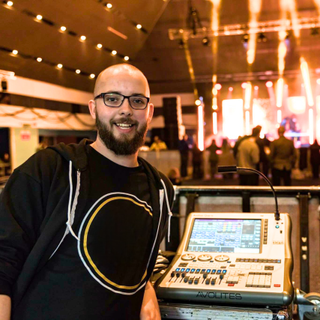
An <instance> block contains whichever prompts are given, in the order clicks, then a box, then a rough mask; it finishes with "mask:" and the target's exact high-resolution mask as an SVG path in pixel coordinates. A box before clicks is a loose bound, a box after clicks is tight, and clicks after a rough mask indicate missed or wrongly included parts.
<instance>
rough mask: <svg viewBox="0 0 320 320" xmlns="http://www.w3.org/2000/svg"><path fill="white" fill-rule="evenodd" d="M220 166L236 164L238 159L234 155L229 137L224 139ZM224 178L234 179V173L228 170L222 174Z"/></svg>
mask: <svg viewBox="0 0 320 320" xmlns="http://www.w3.org/2000/svg"><path fill="white" fill-rule="evenodd" d="M218 165H219V166H235V165H236V161H235V159H234V157H233V153H232V148H231V146H230V143H229V141H228V139H227V138H225V139H223V140H222V146H221V154H219V162H218ZM222 178H223V179H233V173H232V172H228V173H224V174H223V175H222Z"/></svg>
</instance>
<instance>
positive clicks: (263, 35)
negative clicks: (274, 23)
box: [257, 32, 268, 42]
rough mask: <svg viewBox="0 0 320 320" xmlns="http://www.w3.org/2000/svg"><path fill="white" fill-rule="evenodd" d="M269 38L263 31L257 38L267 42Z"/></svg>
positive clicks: (259, 40)
mask: <svg viewBox="0 0 320 320" xmlns="http://www.w3.org/2000/svg"><path fill="white" fill-rule="evenodd" d="M267 40H268V39H267V37H266V36H265V34H264V33H263V32H260V33H259V34H258V39H257V41H258V42H266V41H267Z"/></svg>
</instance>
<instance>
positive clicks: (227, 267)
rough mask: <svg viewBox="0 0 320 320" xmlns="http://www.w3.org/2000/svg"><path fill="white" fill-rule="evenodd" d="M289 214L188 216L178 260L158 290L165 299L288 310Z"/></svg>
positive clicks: (289, 276)
mask: <svg viewBox="0 0 320 320" xmlns="http://www.w3.org/2000/svg"><path fill="white" fill-rule="evenodd" d="M290 236H291V220H290V218H289V215H288V214H285V213H282V214H280V220H275V217H274V214H273V213H208V212H206V213H203V212H201V213H198V212H193V213H191V214H190V215H189V217H188V220H187V223H186V228H185V232H184V235H183V238H182V241H181V244H180V246H179V248H178V250H177V254H176V256H175V258H174V259H173V261H172V263H171V265H170V266H169V268H168V269H167V272H166V273H165V274H164V276H163V277H162V278H161V279H160V281H159V282H158V284H157V296H158V298H160V299H164V300H172V301H183V302H196V303H210V304H229V305H257V306H285V305H289V304H290V303H291V301H292V299H293V286H292V281H291V273H292V253H291V242H290Z"/></svg>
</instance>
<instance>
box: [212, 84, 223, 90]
mask: <svg viewBox="0 0 320 320" xmlns="http://www.w3.org/2000/svg"><path fill="white" fill-rule="evenodd" d="M214 88H215V89H216V90H221V88H222V85H221V84H220V83H216V84H215V86H214Z"/></svg>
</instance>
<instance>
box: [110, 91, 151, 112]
mask: <svg viewBox="0 0 320 320" xmlns="http://www.w3.org/2000/svg"><path fill="white" fill-rule="evenodd" d="M124 99H125V97H124V96H122V95H120V94H114V93H107V94H105V95H104V103H105V105H106V106H108V107H119V106H120V105H121V104H122V102H123V100H124ZM129 102H130V105H131V107H132V108H134V109H144V108H145V107H146V105H147V104H148V99H147V98H146V97H141V96H130V97H129Z"/></svg>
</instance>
